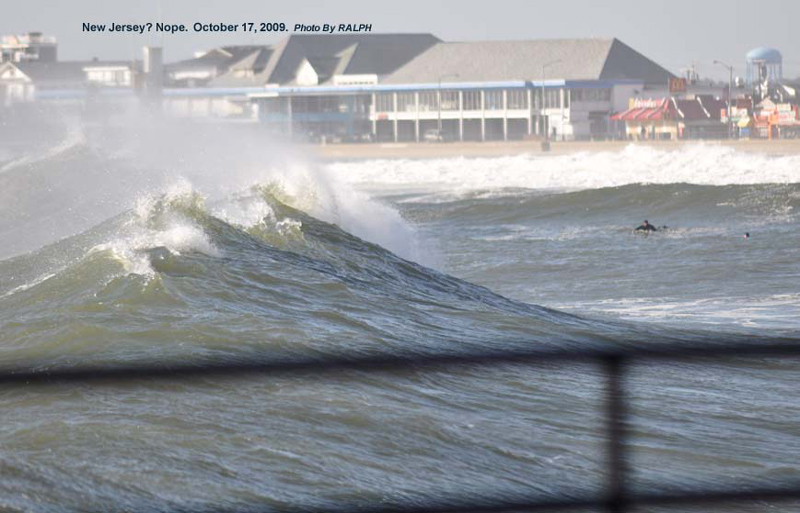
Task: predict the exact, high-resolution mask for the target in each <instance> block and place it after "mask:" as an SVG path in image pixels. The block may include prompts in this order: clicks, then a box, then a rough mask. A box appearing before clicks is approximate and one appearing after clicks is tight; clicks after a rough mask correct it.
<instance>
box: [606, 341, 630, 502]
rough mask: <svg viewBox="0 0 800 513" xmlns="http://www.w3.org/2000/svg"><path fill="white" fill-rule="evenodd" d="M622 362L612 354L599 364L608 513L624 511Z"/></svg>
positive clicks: (617, 356) (624, 470) (625, 500)
mask: <svg viewBox="0 0 800 513" xmlns="http://www.w3.org/2000/svg"><path fill="white" fill-rule="evenodd" d="M624 365H625V361H624V358H623V357H621V356H619V355H614V356H609V357H608V358H606V359H605V363H604V366H603V370H604V371H605V373H606V421H607V423H608V426H607V428H608V462H607V468H608V472H609V475H608V511H609V512H610V513H624V512H625V511H626V510H627V507H626V502H627V494H626V483H625V477H626V461H625V397H624V385H623V372H624Z"/></svg>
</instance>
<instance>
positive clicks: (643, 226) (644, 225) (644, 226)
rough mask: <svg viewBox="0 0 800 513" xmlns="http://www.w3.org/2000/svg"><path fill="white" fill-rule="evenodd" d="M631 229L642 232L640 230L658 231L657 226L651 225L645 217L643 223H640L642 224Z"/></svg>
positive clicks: (646, 231) (645, 231)
mask: <svg viewBox="0 0 800 513" xmlns="http://www.w3.org/2000/svg"><path fill="white" fill-rule="evenodd" d="M633 231H635V232H642V231H643V232H644V233H648V232H657V231H658V228H656V227H655V226H653V225H652V224H650V223H649V222H648V221H647V219H645V220H644V223H642V224H640V225H639V226H637V227H636V228H635V229H634V230H633Z"/></svg>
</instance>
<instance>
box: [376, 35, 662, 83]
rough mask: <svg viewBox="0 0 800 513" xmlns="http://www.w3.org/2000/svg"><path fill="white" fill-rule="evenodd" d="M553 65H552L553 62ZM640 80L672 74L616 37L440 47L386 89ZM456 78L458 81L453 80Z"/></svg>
mask: <svg viewBox="0 0 800 513" xmlns="http://www.w3.org/2000/svg"><path fill="white" fill-rule="evenodd" d="M554 61H555V62H554ZM547 63H551V64H549V65H548V66H547V68H546V70H545V78H547V79H562V80H617V79H638V80H643V81H645V82H647V83H650V82H663V83H666V81H667V80H668V78H669V77H670V76H672V74H671V73H670V72H669V71H667V70H665V69H664V68H662V67H661V66H659V65H658V64H656V63H654V62H653V61H651V60H650V59H647V58H646V57H644V56H643V55H641V54H640V53H638V52H636V51H635V50H633V49H632V48H630V47H629V46H627V45H625V44H624V43H622V42H621V41H619V40H617V39H614V38H604V39H599V38H597V39H551V40H534V41H482V42H468V43H439V44H437V45H436V46H434V47H432V48H430V49H429V50H428V51H426V52H424V53H423V54H421V55H419V56H418V57H417V58H415V59H413V60H412V61H411V62H409V63H408V64H407V65H405V66H403V67H402V68H400V69H399V70H398V71H397V72H395V73H393V74H392V75H391V76H389V77H388V78H387V79H386V80H385V83H388V84H413V83H435V82H437V81H438V80H439V79H440V77H442V79H443V81H445V82H495V81H512V80H541V79H542V66H543V65H544V64H547ZM455 75H457V76H455Z"/></svg>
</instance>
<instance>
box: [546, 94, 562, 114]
mask: <svg viewBox="0 0 800 513" xmlns="http://www.w3.org/2000/svg"><path fill="white" fill-rule="evenodd" d="M544 100H545V104H544V106H545V108H546V109H557V108H559V107H561V89H546V90H545V96H544Z"/></svg>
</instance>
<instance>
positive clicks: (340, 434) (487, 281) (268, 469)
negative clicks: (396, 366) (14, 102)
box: [0, 124, 800, 511]
mask: <svg viewBox="0 0 800 513" xmlns="http://www.w3.org/2000/svg"><path fill="white" fill-rule="evenodd" d="M176 133H179V134H181V135H180V136H176V135H174V134H176ZM265 140H266V136H265V135H264V134H251V133H239V132H236V131H234V130H229V129H225V130H224V131H222V130H221V129H219V128H214V127H181V129H180V130H175V127H170V128H169V130H165V131H164V132H160V131H159V130H158V129H151V128H146V127H145V125H142V126H137V125H135V124H133V125H129V126H127V127H126V128H125V129H124V130H118V131H111V130H107V129H97V128H96V127H95V128H93V127H84V126H69V125H68V126H67V127H66V129H64V130H63V131H62V132H60V135H59V137H57V138H55V139H54V141H53V142H52V144H50V145H44V146H45V147H44V148H37V149H36V151H32V150H26V149H24V148H23V149H20V147H15V148H12V149H10V150H6V152H5V153H3V154H2V155H4V157H3V158H4V160H3V162H2V163H0V366H2V367H3V368H5V369H8V368H32V369H39V370H46V369H50V368H64V367H67V368H68V367H74V366H85V365H99V366H106V365H110V366H114V365H123V364H143V365H147V364H152V363H159V364H169V363H170V362H175V363H185V362H189V361H198V362H206V361H213V362H220V361H224V362H241V361H248V360H251V359H254V358H258V359H264V358H274V359H276V360H280V359H284V358H308V359H320V360H324V359H325V358H329V357H332V356H372V355H385V354H389V355H425V354H442V353H448V354H449V353H462V352H470V351H481V350H503V349H519V348H528V347H543V348H551V347H559V348H569V349H573V350H576V351H580V350H581V348H596V347H606V346H610V345H613V346H623V347H625V346H631V345H639V344H647V343H669V342H672V343H676V344H680V343H687V342H688V343H713V341H714V340H716V339H718V338H719V337H724V338H726V339H730V340H747V339H749V338H748V337H751V336H757V337H759V338H763V339H768V338H770V337H774V336H784V337H785V336H790V337H795V336H797V334H798V332H799V329H800V325H798V322H799V321H798V316H797V313H798V305H800V290H798V286H797V284H798V277H799V276H800V263H798V259H797V258H796V248H797V240H798V236H799V235H800V233H799V231H798V223H797V217H796V216H797V213H796V212H795V210H796V208H795V207H796V206H797V204H798V202H800V157H797V156H784V157H781V156H765V155H759V154H748V153H741V152H737V151H736V150H732V149H727V148H722V147H719V146H714V145H710V144H705V145H704V144H698V145H696V146H691V147H689V148H688V149H685V150H681V151H664V150H655V149H652V148H647V147H640V146H631V147H629V148H627V149H625V150H623V151H621V152H614V153H602V152H601V153H581V154H574V155H569V156H538V155H536V156H533V155H523V156H517V157H507V158H492V159H460V158H457V159H438V160H376V161H342V162H318V161H315V160H314V158H313V156H308V155H302V154H298V153H297V152H296V151H293V150H291V148H287V147H286V146H284V145H281V144H277V143H272V144H267V143H265ZM645 218H646V219H648V220H650V221H651V222H652V223H654V224H656V225H659V226H661V225H667V226H668V227H669V228H668V229H667V230H664V231H662V232H659V233H655V234H652V235H650V236H647V237H644V236H639V235H634V234H633V233H632V228H633V227H634V226H636V225H637V224H639V223H640V222H641V221H642V220H643V219H645ZM745 232H749V233H750V234H751V237H750V238H749V239H745V238H743V234H744V233H745ZM799 368H800V367H799V366H798V362H796V361H794V360H790V359H785V360H784V359H749V360H743V359H737V360H736V361H720V362H697V363H691V362H690V363H687V362H682V363H658V364H645V363H642V364H637V365H634V366H633V367H632V368H631V369H630V373H629V376H628V380H627V385H628V389H629V391H630V398H631V418H630V426H631V459H630V463H631V467H632V475H631V479H632V481H631V484H632V487H633V489H634V490H640V491H653V490H665V489H666V490H679V489H693V488H694V487H697V486H717V487H736V486H740V485H744V484H780V483H785V482H796V481H797V480H798V479H800V466H799V465H798V463H797V462H798V461H799V460H800V459H799V458H798V457H799V456H800V427H799V426H800V402H798V400H797V398H796V397H797V394H796V390H797V388H798V385H800V378H799V377H798V369H799ZM604 384H605V382H604V378H603V374H602V372H601V369H598V368H597V367H595V366H593V365H589V364H555V363H548V364H542V365H538V366H531V367H521V366H513V365H501V366H495V367H482V366H464V367H459V368H452V369H448V370H436V371H430V370H427V371H425V370H421V369H414V368H410V369H408V370H405V371H391V372H374V373H367V372H350V373H340V374H326V375H324V376H309V375H301V376H296V377H290V376H286V375H283V376H280V377H270V376H265V377H263V378H258V379H253V378H252V376H251V377H248V378H247V379H244V378H241V379H239V378H236V377H231V378H227V379H223V378H217V377H208V378H204V379H193V380H189V381H181V380H171V381H152V380H146V379H142V380H139V381H135V382H130V381H128V382H119V383H115V382H110V383H104V384H103V386H100V385H88V384H87V385H78V384H74V385H68V386H66V385H52V386H36V387H33V386H29V387H25V386H14V387H6V388H5V389H3V390H0V407H1V408H2V411H3V422H2V423H0V476H2V479H0V509H5V510H9V511H17V510H19V511H65V510H72V511H99V510H103V511H105V510H114V511H117V510H129V511H172V510H206V511H213V510H221V509H223V510H232V509H244V510H246V509H248V508H250V509H252V508H261V510H263V509H265V508H266V509H271V508H274V509H275V510H276V511H277V510H281V509H284V508H301V509H302V508H334V509H347V508H348V507H357V506H366V505H369V504H381V505H384V506H386V505H392V504H410V505H421V504H428V503H430V504H442V503H444V502H447V501H459V502H460V501H480V500H483V499H485V498H487V497H498V496H500V497H503V498H506V499H512V500H513V499H515V498H521V497H530V496H536V497H541V498H558V497H584V496H587V495H591V494H599V493H602V490H603V486H604V485H605V482H606V480H607V479H608V475H607V473H606V469H605V467H604V462H605V459H604V458H605V452H604V451H605V443H606V439H605V435H604V432H603V429H604V424H603V417H602V409H603V392H604V388H603V387H604ZM767 508H768V509H770V510H775V511H789V510H791V508H788V509H787V507H786V506H785V505H780V506H776V505H773V504H755V505H752V504H738V505H730V506H728V507H726V508H725V509H724V511H764V510H765V509H767ZM776 508H777V509H776Z"/></svg>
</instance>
